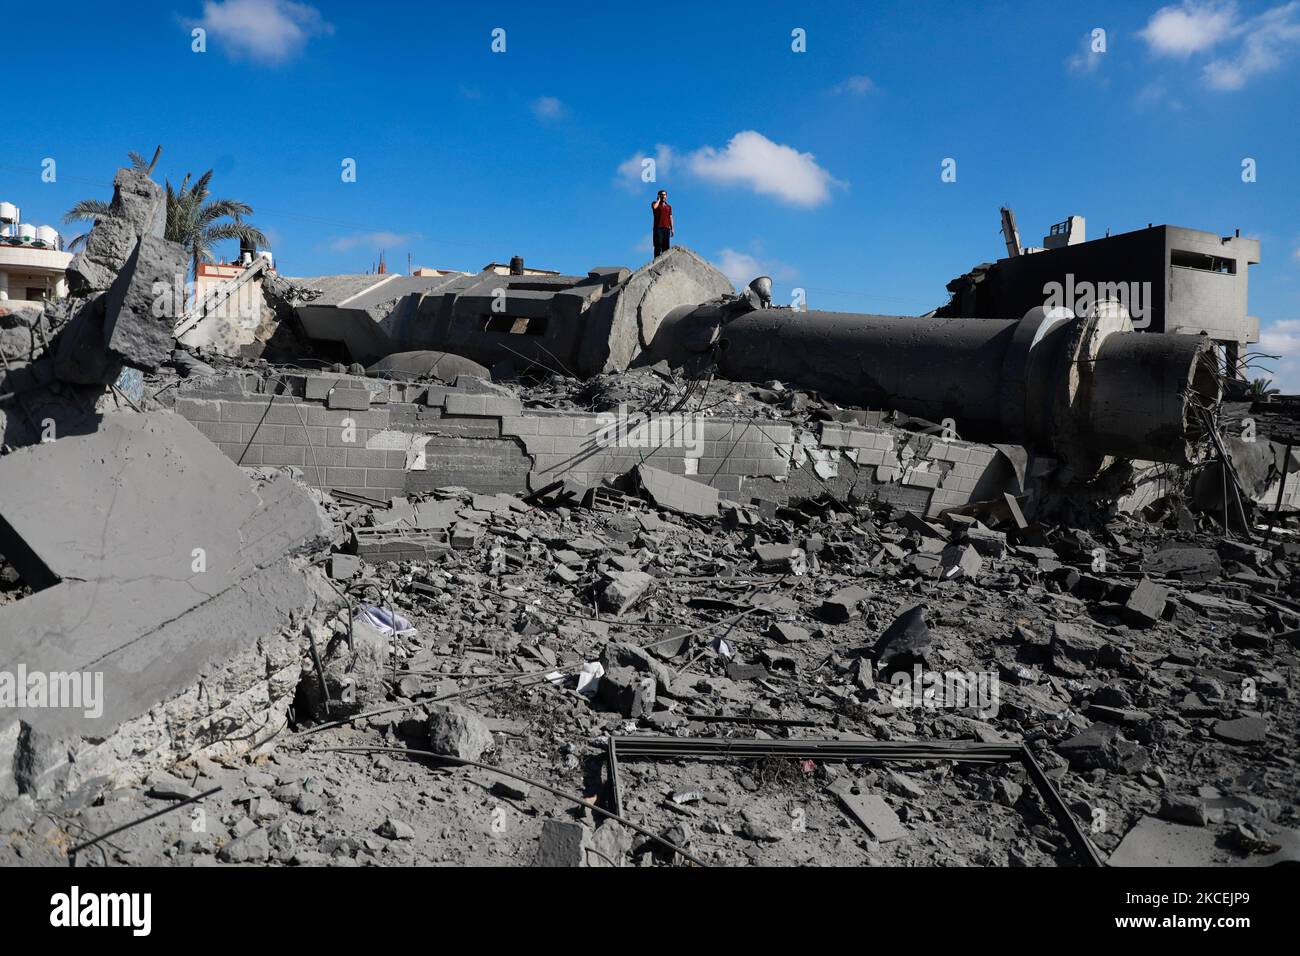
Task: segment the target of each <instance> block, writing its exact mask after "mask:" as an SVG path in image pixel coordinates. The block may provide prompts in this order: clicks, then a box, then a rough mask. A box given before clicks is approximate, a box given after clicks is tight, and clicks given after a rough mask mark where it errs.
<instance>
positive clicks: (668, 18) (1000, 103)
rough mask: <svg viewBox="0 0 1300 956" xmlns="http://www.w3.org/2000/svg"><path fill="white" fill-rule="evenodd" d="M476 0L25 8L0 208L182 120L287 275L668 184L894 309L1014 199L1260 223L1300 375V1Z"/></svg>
mask: <svg viewBox="0 0 1300 956" xmlns="http://www.w3.org/2000/svg"><path fill="white" fill-rule="evenodd" d="M468 6H473V5H469V4H463V3H430V2H418V3H417V2H409V3H383V2H374V3H368V4H358V3H341V2H330V0H320V2H315V3H291V2H288V0H223V2H215V0H210V2H203V0H172V2H169V0H162V2H139V3H123V4H104V3H100V2H95V3H91V2H81V0H72V2H64V3H61V4H59V5H58V7H57V11H58V14H57V16H58V22H57V23H54V22H52V21H51V10H52V9H55V8H48V7H41V6H39V5H32V4H17V3H13V2H9V3H6V4H5V5H4V7H5V9H4V19H5V26H4V35H5V37H6V42H5V49H6V70H7V73H8V75H9V76H10V77H25V78H26V80H25V81H24V84H23V85H21V86H15V85H12V84H11V85H10V86H9V87H8V88H9V90H10V95H11V97H14V96H17V95H20V94H21V91H22V90H23V89H27V90H29V91H30V93H31V95H32V100H31V101H30V103H29V104H27V105H26V106H25V107H24V108H21V109H11V110H10V111H9V114H8V115H9V116H10V127H9V130H8V132H9V135H8V136H7V137H6V148H5V151H4V155H3V156H2V157H0V199H5V200H8V201H12V202H16V203H18V204H19V205H20V206H21V207H22V209H23V213H24V219H26V220H28V221H30V222H33V223H38V224H39V223H46V222H50V223H54V224H57V223H58V221H59V219H60V218H61V215H62V213H63V211H64V210H66V209H67V208H68V207H69V206H70V205H72V203H73V202H75V201H76V200H77V199H80V198H83V197H86V196H101V197H103V198H107V197H108V192H109V188H110V184H111V180H112V172H113V169H114V168H115V167H116V166H118V165H121V164H123V163H124V161H125V156H126V152H127V150H130V149H135V150H138V151H140V152H144V153H146V154H151V153H152V150H153V148H154V146H156V145H158V144H160V143H161V144H162V146H163V156H162V159H161V162H160V164H159V172H160V173H161V175H163V176H168V177H170V178H171V179H172V180H173V181H178V180H179V179H180V178H181V177H182V176H183V175H184V174H185V173H186V172H187V171H192V172H195V173H199V172H202V171H203V170H206V169H208V168H209V167H212V168H214V169H215V170H216V175H215V180H214V190H215V193H216V194H217V195H220V196H228V197H232V198H237V199H241V200H244V201H246V202H248V203H250V204H251V205H252V206H253V207H254V209H255V211H256V212H255V215H254V216H253V217H252V218H253V221H254V222H255V224H257V225H258V226H260V227H261V228H262V229H263V231H265V232H266V233H267V234H268V235H269V236H270V238H271V245H272V248H273V250H274V252H275V253H276V257H277V262H278V265H279V267H280V270H281V271H282V272H284V273H286V274H289V275H315V274H320V273H329V272H357V271H366V270H367V269H369V268H370V266H371V265H372V263H373V262H374V261H375V259H376V257H377V256H378V253H379V251H380V249H383V250H385V251H386V255H387V260H388V263H389V266H390V268H392V269H396V270H398V271H405V268H406V263H407V255H408V253H409V254H410V255H411V258H412V260H413V262H414V264H415V265H417V266H418V265H427V266H441V267H450V268H461V269H470V270H475V269H478V268H479V267H481V266H482V265H483V264H484V263H486V262H487V261H489V260H491V259H498V260H505V259H507V258H509V257H510V256H511V255H514V254H519V255H523V256H524V257H525V259H526V260H527V261H528V262H529V263H530V264H533V265H537V266H542V267H549V268H555V269H560V270H562V271H565V272H578V273H581V272H585V271H586V270H587V269H588V268H590V267H592V266H595V265H612V264H625V265H630V266H636V265H638V264H640V263H641V262H643V261H645V260H646V259H647V258H648V257H649V252H650V247H649V236H648V233H649V225H650V222H649V209H648V203H649V201H650V199H651V198H652V197H653V192H654V190H655V189H656V188H658V187H662V188H666V189H668V190H669V196H670V201H671V202H672V203H673V206H674V209H675V213H676V218H677V226H678V230H677V242H679V243H681V244H683V245H687V246H690V247H691V248H693V249H694V250H696V251H697V252H699V253H700V254H702V255H704V256H705V257H706V258H708V259H710V260H711V261H713V262H715V263H717V264H719V265H720V266H723V267H724V271H727V272H728V273H729V274H730V275H732V276H733V278H735V279H738V280H741V281H745V280H746V279H748V278H749V277H752V275H754V274H757V273H758V272H763V271H765V272H769V273H770V274H772V275H773V276H774V277H775V279H776V289H777V296H778V298H779V299H781V300H785V301H788V298H789V295H790V291H791V289H792V288H794V287H800V288H803V289H805V290H807V291H806V295H807V300H808V304H809V306H810V307H811V308H825V309H844V310H853V311H867V312H883V313H900V314H917V313H920V312H923V311H926V310H928V309H930V308H933V307H934V306H937V305H939V304H941V303H942V302H943V301H944V300H945V299H946V293H945V292H944V288H943V287H944V284H945V283H946V282H947V281H948V280H949V279H951V278H952V277H953V276H955V275H957V274H959V273H960V272H962V271H964V270H965V269H967V268H968V267H969V266H971V265H973V264H975V263H976V262H979V261H984V260H991V259H993V258H995V257H997V256H998V255H999V254H1000V252H1001V251H1002V248H1003V247H1002V243H1001V238H1000V236H999V234H998V207H999V206H1001V205H1004V204H1007V205H1011V206H1012V207H1013V208H1014V209H1015V211H1016V215H1017V218H1018V220H1019V223H1020V229H1021V235H1022V238H1023V239H1024V241H1025V242H1026V243H1027V244H1036V243H1037V242H1038V241H1039V240H1040V239H1041V236H1042V235H1043V234H1044V233H1045V232H1046V231H1047V229H1048V227H1049V226H1050V225H1051V224H1052V223H1053V222H1056V221H1058V220H1061V219H1064V218H1065V217H1066V216H1067V215H1070V214H1080V215H1083V216H1085V217H1086V218H1087V224H1088V233H1089V235H1090V236H1100V235H1103V234H1104V233H1105V231H1106V230H1107V229H1110V230H1112V231H1114V232H1122V231H1127V230H1130V229H1135V228H1140V227H1142V226H1145V225H1146V224H1147V223H1148V222H1155V223H1162V222H1167V223H1172V224H1176V225H1184V226H1190V227H1193V228H1201V229H1206V230H1210V231H1215V232H1220V233H1222V234H1225V235H1226V234H1228V233H1230V232H1231V231H1232V230H1233V229H1237V228H1239V229H1241V231H1242V233H1243V234H1244V235H1249V236H1254V237H1257V238H1259V239H1261V240H1262V242H1263V256H1262V258H1263V262H1262V263H1261V264H1260V265H1259V266H1256V267H1255V268H1254V269H1252V271H1251V289H1250V293H1251V295H1250V298H1251V311H1252V312H1253V313H1254V314H1256V315H1258V316H1260V318H1261V319H1262V321H1263V323H1264V326H1265V341H1264V343H1263V344H1262V347H1263V348H1266V349H1271V350H1273V351H1283V352H1286V353H1287V356H1288V357H1287V358H1286V359H1284V360H1283V362H1281V363H1274V365H1275V369H1276V375H1275V377H1276V378H1277V379H1278V380H1279V381H1280V382H1281V383H1282V384H1284V385H1285V386H1286V387H1287V388H1288V390H1289V391H1300V188H1298V186H1297V184H1298V183H1300V133H1298V132H1297V130H1298V129H1300V0H1295V2H1282V3H1278V2H1271V3H1270V2H1259V3H1247V2H1239V3H1235V4H1234V3H1223V2H1200V0H1196V2H1187V3H1176V4H1173V5H1162V4H1160V3H1151V4H1146V3H1139V2H1131V0H1129V2H1120V3H1088V4H1082V3H1080V4H1059V3H1048V2H990V3H967V2H954V0H947V2H929V0H912V2H907V3H902V2H900V3H890V4H883V3H869V2H862V0H857V2H847V3H830V2H827V3H818V4H815V5H809V4H806V3H794V2H784V3H776V2H763V0H747V2H743V3H740V2H726V0H723V2H716V3H709V4H702V3H699V2H686V3H675V2H655V3H644V4H643V3H620V4H613V3H585V4H584V3H546V4H538V3H512V2H501V3H497V4H494V5H492V7H491V9H490V10H487V11H484V12H479V11H476V10H467V9H465V8H466V7H468ZM196 27H200V28H203V29H204V30H206V51H204V52H194V51H193V50H192V44H193V40H192V32H191V31H192V30H193V29H194V28H196ZM497 28H500V29H503V30H504V31H505V35H504V39H505V51H504V52H502V53H494V52H493V50H492V44H493V30H494V29H497ZM795 30H801V31H803V34H802V35H803V37H804V38H805V44H804V45H805V49H804V51H803V52H796V51H795V50H794V49H793V48H792V47H793V46H794V45H795V44H796V40H795V39H794V38H793V37H792V31H795ZM1096 30H1104V31H1105V34H1104V44H1105V49H1104V52H1094V50H1093V47H1094V46H1096V45H1097V43H1096V41H1095V40H1094V31H1096ZM642 157H653V158H655V159H656V161H657V167H656V174H657V182H656V183H644V182H642V181H641V179H640V175H639V174H640V171H641V164H640V162H639V160H640V159H641V158H642ZM46 158H53V159H54V160H56V162H57V167H56V174H57V178H56V181H55V182H52V183H50V182H43V181H42V179H41V171H42V161H43V160H45V159H46ZM347 158H351V159H353V160H355V162H356V173H357V175H356V181H355V182H343V181H342V177H341V175H340V173H341V168H342V167H341V164H342V162H343V160H344V159H347ZM949 158H951V159H954V160H956V172H957V176H956V181H955V182H943V181H941V177H940V173H941V164H942V163H943V161H944V160H945V159H949ZM1246 158H1250V159H1253V160H1254V161H1255V166H1256V170H1257V177H1256V181H1255V182H1251V183H1246V182H1243V181H1242V162H1243V160H1244V159H1246ZM67 231H71V230H67Z"/></svg>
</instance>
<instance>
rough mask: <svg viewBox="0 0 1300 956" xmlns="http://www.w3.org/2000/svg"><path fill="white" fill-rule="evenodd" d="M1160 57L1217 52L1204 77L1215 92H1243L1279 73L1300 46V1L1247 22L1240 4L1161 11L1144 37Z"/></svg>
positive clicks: (1192, 2)
mask: <svg viewBox="0 0 1300 956" xmlns="http://www.w3.org/2000/svg"><path fill="white" fill-rule="evenodd" d="M1139 35H1140V36H1141V37H1142V38H1143V39H1145V40H1146V41H1147V45H1148V46H1149V47H1150V48H1151V51H1152V52H1153V53H1155V54H1157V55H1159V56H1171V57H1181V58H1183V59H1187V58H1189V57H1191V56H1192V55H1193V54H1196V53H1206V52H1208V51H1209V50H1211V49H1213V48H1216V47H1217V48H1219V49H1220V50H1222V51H1223V52H1221V53H1220V54H1219V55H1218V56H1217V57H1216V58H1215V59H1213V60H1211V61H1210V62H1209V63H1207V64H1205V66H1204V67H1203V68H1202V71H1201V75H1202V78H1203V79H1204V81H1205V84H1206V86H1208V87H1210V88H1211V89H1215V90H1229V91H1230V90H1240V89H1243V88H1244V87H1245V86H1246V84H1247V83H1248V82H1250V80H1251V79H1253V78H1254V77H1256V76H1260V75H1262V74H1264V73H1270V72H1272V71H1273V70H1276V69H1277V68H1278V67H1280V66H1281V65H1282V63H1283V61H1284V60H1285V58H1286V54H1287V52H1288V49H1289V48H1290V47H1293V46H1295V45H1297V44H1300V0H1291V2H1289V3H1283V4H1279V5H1278V6H1276V7H1272V8H1270V9H1268V10H1265V11H1264V12H1263V13H1260V14H1258V15H1256V16H1253V17H1250V18H1248V19H1245V20H1242V19H1240V18H1239V16H1238V10H1237V6H1236V4H1235V3H1231V2H1229V3H1220V2H1218V0H1184V2H1183V4H1182V5H1181V6H1171V7H1162V8H1161V9H1160V10H1158V11H1156V13H1155V15H1154V16H1152V17H1151V20H1150V21H1149V22H1148V23H1147V25H1146V28H1145V29H1144V30H1142V31H1141V33H1140V34H1139Z"/></svg>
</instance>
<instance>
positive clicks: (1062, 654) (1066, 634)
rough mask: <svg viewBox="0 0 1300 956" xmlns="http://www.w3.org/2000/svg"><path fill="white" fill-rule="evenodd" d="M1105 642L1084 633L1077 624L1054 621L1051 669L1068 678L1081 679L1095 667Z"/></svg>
mask: <svg viewBox="0 0 1300 956" xmlns="http://www.w3.org/2000/svg"><path fill="white" fill-rule="evenodd" d="M1104 645H1105V642H1104V641H1102V639H1101V638H1099V637H1093V636H1092V635H1090V634H1088V633H1086V632H1085V631H1084V630H1083V628H1081V627H1079V626H1078V625H1077V624H1071V623H1069V622H1067V621H1056V622H1055V623H1053V624H1052V643H1051V647H1050V652H1051V655H1052V667H1053V669H1055V670H1056V671H1058V672H1059V673H1062V674H1065V675H1067V676H1070V677H1082V676H1083V675H1084V674H1086V673H1087V672H1088V671H1089V670H1091V669H1092V668H1094V667H1096V666H1097V658H1098V655H1099V654H1100V653H1101V649H1102V647H1103V646H1104Z"/></svg>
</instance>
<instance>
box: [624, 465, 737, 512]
mask: <svg viewBox="0 0 1300 956" xmlns="http://www.w3.org/2000/svg"><path fill="white" fill-rule="evenodd" d="M636 474H637V479H638V480H639V481H640V483H641V487H642V488H644V489H645V492H646V494H647V495H649V496H650V500H651V501H653V502H654V503H655V504H656V505H658V506H659V507H660V508H665V509H667V510H668V511H677V512H680V513H681V514H686V515H696V516H698V517H701V518H712V517H716V516H717V514H718V489H716V488H714V487H712V486H711V485H706V484H704V483H703V482H701V481H694V480H692V479H690V478H682V477H681V476H679V475H674V474H672V473H670V472H667V471H662V470H660V469H658V468H651V467H650V466H649V465H638V466H637V469H636Z"/></svg>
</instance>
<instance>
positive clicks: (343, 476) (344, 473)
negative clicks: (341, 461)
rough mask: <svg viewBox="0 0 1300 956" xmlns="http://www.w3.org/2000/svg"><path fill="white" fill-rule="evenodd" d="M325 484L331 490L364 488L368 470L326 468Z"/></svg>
mask: <svg viewBox="0 0 1300 956" xmlns="http://www.w3.org/2000/svg"><path fill="white" fill-rule="evenodd" d="M325 484H326V485H328V486H329V487H331V488H343V487H349V488H364V487H365V486H366V470H365V469H364V468H326V469H325Z"/></svg>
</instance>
